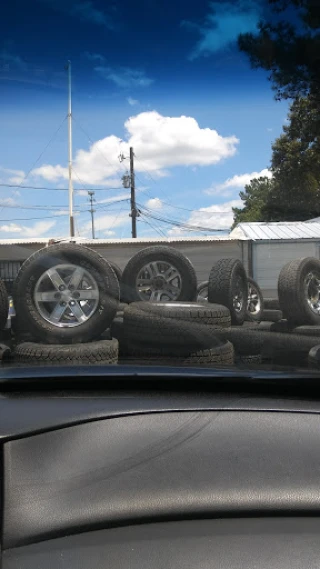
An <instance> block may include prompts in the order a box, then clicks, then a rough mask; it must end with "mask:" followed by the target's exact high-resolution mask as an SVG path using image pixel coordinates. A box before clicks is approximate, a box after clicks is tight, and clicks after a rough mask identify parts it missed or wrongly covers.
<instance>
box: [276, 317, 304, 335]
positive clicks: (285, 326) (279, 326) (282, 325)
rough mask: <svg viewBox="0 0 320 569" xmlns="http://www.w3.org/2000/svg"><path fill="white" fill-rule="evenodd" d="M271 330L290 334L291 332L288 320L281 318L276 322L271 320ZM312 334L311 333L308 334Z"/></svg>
mask: <svg viewBox="0 0 320 569" xmlns="http://www.w3.org/2000/svg"><path fill="white" fill-rule="evenodd" d="M270 331H271V332H285V333H287V334H290V333H291V332H292V325H291V323H290V322H289V321H288V320H285V319H282V320H279V321H278V322H272V324H271V327H270ZM310 335H312V334H310Z"/></svg>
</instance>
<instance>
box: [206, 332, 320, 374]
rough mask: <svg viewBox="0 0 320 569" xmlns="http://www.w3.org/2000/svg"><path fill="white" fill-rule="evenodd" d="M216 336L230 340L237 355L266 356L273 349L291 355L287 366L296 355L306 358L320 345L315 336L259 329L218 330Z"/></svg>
mask: <svg viewBox="0 0 320 569" xmlns="http://www.w3.org/2000/svg"><path fill="white" fill-rule="evenodd" d="M215 335H216V336H217V337H218V338H220V339H222V340H229V342H231V343H232V344H233V346H234V349H235V352H236V354H240V355H258V354H261V355H264V354H268V352H269V350H271V349H272V351H273V353H274V352H275V351H276V352H278V353H281V352H283V353H286V354H291V356H292V357H291V356H287V357H288V359H287V364H288V365H291V364H292V358H293V356H294V355H295V354H298V355H299V354H303V356H306V355H307V354H308V352H309V350H310V349H311V348H312V347H313V346H315V345H316V344H319V338H318V337H314V336H312V337H311V336H298V335H296V334H285V333H280V332H268V331H259V328H256V329H254V330H249V329H248V328H238V327H231V328H230V329H229V330H216V331H215Z"/></svg>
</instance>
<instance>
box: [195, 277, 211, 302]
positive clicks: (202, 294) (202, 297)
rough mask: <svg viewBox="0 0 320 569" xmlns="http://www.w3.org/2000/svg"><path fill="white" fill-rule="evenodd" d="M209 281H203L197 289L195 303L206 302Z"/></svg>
mask: <svg viewBox="0 0 320 569" xmlns="http://www.w3.org/2000/svg"><path fill="white" fill-rule="evenodd" d="M208 286H209V281H203V282H202V283H200V284H199V285H198V288H197V302H208Z"/></svg>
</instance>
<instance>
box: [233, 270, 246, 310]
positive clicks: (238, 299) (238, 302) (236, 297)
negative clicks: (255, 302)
mask: <svg viewBox="0 0 320 569" xmlns="http://www.w3.org/2000/svg"><path fill="white" fill-rule="evenodd" d="M232 302H233V308H234V310H235V312H241V310H242V307H243V302H244V298H243V280H242V278H241V277H238V278H237V280H236V282H235V287H234V294H233V301H232Z"/></svg>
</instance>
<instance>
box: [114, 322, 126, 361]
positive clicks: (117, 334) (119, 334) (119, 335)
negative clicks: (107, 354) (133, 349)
mask: <svg viewBox="0 0 320 569" xmlns="http://www.w3.org/2000/svg"><path fill="white" fill-rule="evenodd" d="M110 331H111V335H112V337H113V338H116V339H117V340H118V342H119V354H120V355H122V356H124V355H126V354H127V353H128V341H127V338H126V334H125V330H124V323H123V317H122V316H117V317H116V318H115V319H114V321H113V322H112V324H111V329H110Z"/></svg>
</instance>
